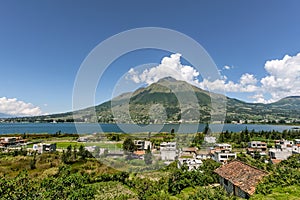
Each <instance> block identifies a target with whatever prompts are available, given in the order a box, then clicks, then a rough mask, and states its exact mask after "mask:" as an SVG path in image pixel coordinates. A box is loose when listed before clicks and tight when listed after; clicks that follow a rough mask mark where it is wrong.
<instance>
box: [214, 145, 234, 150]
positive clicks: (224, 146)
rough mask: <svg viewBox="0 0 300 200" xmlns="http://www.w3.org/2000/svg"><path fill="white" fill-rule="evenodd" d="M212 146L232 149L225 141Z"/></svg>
mask: <svg viewBox="0 0 300 200" xmlns="http://www.w3.org/2000/svg"><path fill="white" fill-rule="evenodd" d="M214 148H215V149H220V150H228V151H232V147H231V145H230V144H227V143H221V144H215V146H214Z"/></svg>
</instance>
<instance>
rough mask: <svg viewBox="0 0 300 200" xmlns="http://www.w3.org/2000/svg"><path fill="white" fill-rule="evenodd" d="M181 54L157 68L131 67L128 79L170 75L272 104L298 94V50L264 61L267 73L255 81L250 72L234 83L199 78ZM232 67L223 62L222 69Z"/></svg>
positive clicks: (142, 80)
mask: <svg viewBox="0 0 300 200" xmlns="http://www.w3.org/2000/svg"><path fill="white" fill-rule="evenodd" d="M180 57H181V55H180V54H178V53H177V54H172V55H171V56H170V57H164V58H163V59H162V61H161V64H159V65H158V66H156V67H152V68H150V69H146V70H144V71H142V72H138V71H135V70H134V69H133V68H132V69H130V70H129V71H128V76H127V78H128V79H131V80H133V81H134V82H135V83H147V84H151V83H154V82H156V81H158V80H159V79H161V78H164V77H167V76H172V77H173V78H175V79H177V80H184V81H186V82H189V83H191V84H194V85H196V86H198V87H200V88H202V89H206V90H209V91H214V92H218V91H224V90H225V92H235V93H252V94H254V95H253V96H251V97H250V99H254V102H258V103H271V102H274V101H277V100H279V99H281V98H284V97H286V96H291V95H300V53H299V54H297V55H296V56H288V55H286V56H284V57H283V59H282V60H270V61H267V62H266V63H265V66H264V68H265V70H266V72H267V76H265V77H263V78H262V79H260V80H258V79H257V78H256V77H255V76H254V75H253V74H249V73H245V74H243V75H242V76H241V77H240V79H239V80H238V81H237V82H233V81H231V80H228V78H227V77H226V76H221V77H220V79H217V80H214V81H210V80H208V79H206V78H204V79H203V81H199V79H198V76H199V75H200V73H199V72H198V71H197V70H196V69H194V68H193V67H191V66H186V65H182V64H181V62H180ZM232 68H233V67H231V66H228V65H225V66H224V67H223V69H226V70H229V69H232Z"/></svg>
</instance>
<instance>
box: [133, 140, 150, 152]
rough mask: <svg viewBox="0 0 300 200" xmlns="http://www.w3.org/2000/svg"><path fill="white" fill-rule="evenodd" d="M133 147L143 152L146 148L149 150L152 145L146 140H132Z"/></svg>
mask: <svg viewBox="0 0 300 200" xmlns="http://www.w3.org/2000/svg"><path fill="white" fill-rule="evenodd" d="M133 142H134V145H135V146H136V147H137V150H139V151H143V150H147V149H148V148H149V149H150V150H151V148H152V145H151V142H150V141H146V140H134V141H133Z"/></svg>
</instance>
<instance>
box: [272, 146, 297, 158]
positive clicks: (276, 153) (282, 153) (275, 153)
mask: <svg viewBox="0 0 300 200" xmlns="http://www.w3.org/2000/svg"><path fill="white" fill-rule="evenodd" d="M291 155H292V151H289V150H286V149H276V148H275V149H274V148H273V149H269V156H270V158H271V159H277V160H286V159H288V157H290V156H291Z"/></svg>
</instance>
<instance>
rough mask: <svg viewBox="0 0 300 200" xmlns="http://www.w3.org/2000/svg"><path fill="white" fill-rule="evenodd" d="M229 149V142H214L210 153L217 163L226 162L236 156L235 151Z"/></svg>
mask: <svg viewBox="0 0 300 200" xmlns="http://www.w3.org/2000/svg"><path fill="white" fill-rule="evenodd" d="M231 151H232V147H231V145H230V144H226V143H222V144H215V146H214V148H212V149H211V151H210V153H211V156H212V159H213V160H215V161H217V162H219V163H226V162H227V161H228V160H233V159H235V158H236V153H234V152H231Z"/></svg>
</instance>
